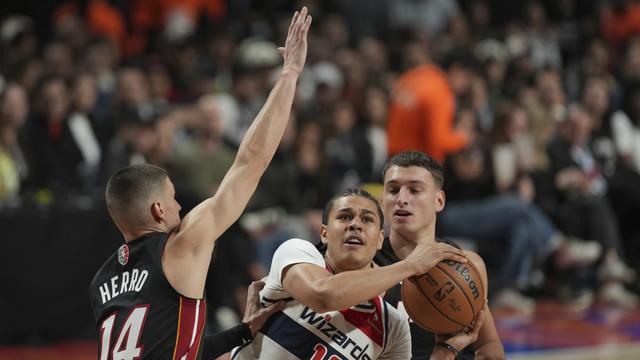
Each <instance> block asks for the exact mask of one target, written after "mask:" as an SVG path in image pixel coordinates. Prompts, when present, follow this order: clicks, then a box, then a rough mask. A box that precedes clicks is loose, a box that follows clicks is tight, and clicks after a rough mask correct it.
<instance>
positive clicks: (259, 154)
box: [236, 144, 271, 171]
mask: <svg viewBox="0 0 640 360" xmlns="http://www.w3.org/2000/svg"><path fill="white" fill-rule="evenodd" d="M270 161H271V158H270V157H269V156H268V155H267V154H266V153H265V151H264V149H262V148H261V147H260V146H257V145H255V144H246V146H243V147H241V148H240V150H239V151H238V155H237V158H236V163H237V165H241V166H250V167H252V168H254V169H255V170H256V171H260V170H262V171H264V169H266V168H267V166H269V162H270Z"/></svg>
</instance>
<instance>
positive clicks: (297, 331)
mask: <svg viewBox="0 0 640 360" xmlns="http://www.w3.org/2000/svg"><path fill="white" fill-rule="evenodd" d="M302 262H304V263H311V264H314V265H318V266H320V267H323V268H327V266H326V263H325V262H324V258H323V256H322V254H320V252H319V251H318V250H317V249H316V248H315V247H314V246H313V244H311V243H310V242H308V241H306V240H301V239H291V240H288V241H286V242H285V243H283V244H282V245H281V246H280V247H279V248H278V250H277V251H276V253H275V254H274V257H273V262H272V265H271V270H270V272H269V276H268V277H267V279H266V285H265V287H264V289H263V290H262V291H261V292H260V298H261V301H262V303H263V305H268V304H272V303H274V302H277V301H279V300H284V301H286V302H287V305H286V307H285V309H284V310H283V311H281V312H279V313H276V314H274V315H272V316H271V318H269V320H268V321H267V323H266V324H265V326H264V327H263V328H262V329H261V330H260V331H259V332H258V333H257V334H256V336H255V338H254V339H253V340H252V341H251V342H250V343H248V344H245V345H243V346H241V347H238V348H236V349H234V351H233V353H232V359H234V360H235V359H244V360H247V359H265V360H271V359H278V360H289V359H312V360H371V359H396V360H406V359H407V358H408V357H409V356H410V354H411V348H410V346H411V340H410V338H409V337H410V334H409V326H408V318H407V317H406V316H402V315H401V313H400V312H399V311H397V310H396V309H395V308H393V307H392V306H389V305H388V304H387V303H385V302H384V301H383V300H382V298H381V297H379V296H377V297H375V298H374V299H371V300H370V301H368V302H365V303H363V304H359V305H356V306H352V307H350V308H348V309H343V310H340V311H329V312H326V313H317V312H315V311H314V310H312V309H310V308H309V307H308V306H305V305H303V304H301V303H299V302H297V301H296V300H294V299H293V298H292V297H291V296H290V295H289V294H288V293H287V292H285V291H284V288H283V287H282V284H281V282H280V279H281V274H282V270H284V269H285V268H286V267H287V266H289V265H292V264H296V263H302ZM327 269H328V268H327Z"/></svg>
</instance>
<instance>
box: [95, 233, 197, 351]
mask: <svg viewBox="0 0 640 360" xmlns="http://www.w3.org/2000/svg"><path fill="white" fill-rule="evenodd" d="M168 237H169V234H166V233H151V234H147V235H144V236H142V237H140V238H138V239H136V240H133V241H130V242H128V243H126V244H125V245H123V246H121V247H120V248H119V249H118V251H116V253H114V254H113V255H111V257H110V258H109V259H108V260H107V261H106V262H105V263H104V265H102V267H101V268H100V270H98V273H97V274H96V275H95V277H94V278H93V280H92V281H91V285H90V295H91V306H92V308H93V313H94V317H95V319H96V322H97V326H98V332H99V334H100V337H99V350H98V355H99V359H101V360H111V359H114V360H115V359H181V360H192V359H200V356H201V354H200V352H201V350H200V343H201V340H202V337H203V331H204V327H205V320H206V302H205V300H204V299H191V298H187V297H184V296H181V295H180V294H178V292H176V290H175V289H174V288H173V287H172V286H171V284H169V282H168V281H167V278H166V277H165V275H164V272H163V270H162V261H161V259H162V253H163V252H164V247H165V244H166V242H167V239H168Z"/></svg>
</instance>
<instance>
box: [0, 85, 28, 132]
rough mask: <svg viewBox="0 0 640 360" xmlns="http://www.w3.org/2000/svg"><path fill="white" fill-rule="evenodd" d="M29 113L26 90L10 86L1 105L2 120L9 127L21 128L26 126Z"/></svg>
mask: <svg viewBox="0 0 640 360" xmlns="http://www.w3.org/2000/svg"><path fill="white" fill-rule="evenodd" d="M28 112H29V104H28V103H27V94H26V92H25V91H24V89H23V88H22V87H21V86H19V85H16V84H11V85H9V86H8V87H7V90H6V94H5V96H4V99H3V101H2V103H1V104H0V119H2V121H3V122H4V123H6V124H8V125H9V126H12V127H15V128H19V127H20V126H22V125H23V124H24V122H25V120H26V118H27V114H28Z"/></svg>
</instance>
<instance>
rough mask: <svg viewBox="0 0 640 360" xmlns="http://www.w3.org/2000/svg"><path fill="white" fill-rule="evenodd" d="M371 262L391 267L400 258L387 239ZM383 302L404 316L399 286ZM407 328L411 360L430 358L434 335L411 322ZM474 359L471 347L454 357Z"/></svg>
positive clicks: (390, 290)
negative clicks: (409, 333) (409, 334)
mask: <svg viewBox="0 0 640 360" xmlns="http://www.w3.org/2000/svg"><path fill="white" fill-rule="evenodd" d="M438 241H441V242H445V243H447V244H449V245H451V246H455V247H457V248H458V249H460V246H459V245H458V244H456V243H454V242H452V241H449V240H444V239H438ZM373 261H374V262H375V263H376V264H378V265H380V266H386V265H391V264H393V263H396V262H398V261H400V258H398V255H396V253H395V252H394V251H393V248H392V247H391V243H390V242H389V238H388V237H387V238H385V239H384V242H383V243H382V249H380V250H379V251H378V252H377V253H376V256H375V257H374V259H373ZM384 300H385V301H387V302H388V303H389V304H391V305H393V306H394V307H395V308H396V309H398V310H399V311H401V312H402V313H404V314H406V310H405V309H404V306H402V295H401V292H400V284H398V285H396V286H394V287H392V288H391V289H389V290H387V292H386V294H385V296H384ZM407 316H408V315H407ZM409 327H410V329H411V349H412V356H411V359H413V360H424V359H428V358H429V357H430V356H431V353H432V352H433V348H434V346H435V335H434V334H433V333H431V332H429V331H427V330H425V329H423V328H421V327H420V326H418V325H417V324H416V323H414V322H413V321H410V323H409ZM474 358H475V352H474V351H473V348H472V347H471V346H467V347H466V348H464V349H463V350H462V351H460V353H458V356H457V357H456V359H458V360H468V359H474Z"/></svg>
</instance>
